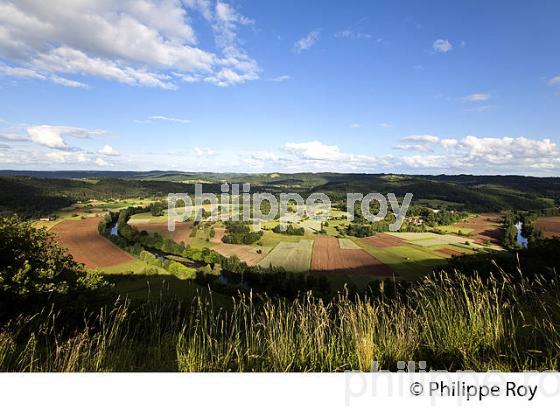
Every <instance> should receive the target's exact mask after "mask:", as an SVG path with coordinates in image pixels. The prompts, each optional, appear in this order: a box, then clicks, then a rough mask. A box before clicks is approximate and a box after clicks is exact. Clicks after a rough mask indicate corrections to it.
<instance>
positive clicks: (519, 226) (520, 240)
mask: <svg viewBox="0 0 560 410" xmlns="http://www.w3.org/2000/svg"><path fill="white" fill-rule="evenodd" d="M515 229H517V237H516V238H515V240H516V242H517V244H518V245H519V246H521V247H522V248H526V247H527V245H528V244H529V241H528V240H527V238H525V237H524V236H523V223H522V222H521V221H519V222H517V223H516V224H515Z"/></svg>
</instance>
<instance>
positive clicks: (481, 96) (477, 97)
mask: <svg viewBox="0 0 560 410" xmlns="http://www.w3.org/2000/svg"><path fill="white" fill-rule="evenodd" d="M490 98H492V95H490V94H486V93H476V94H470V95H467V96H465V97H463V98H461V100H462V101H463V102H480V101H488V100H489V99H490Z"/></svg>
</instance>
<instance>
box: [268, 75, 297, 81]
mask: <svg viewBox="0 0 560 410" xmlns="http://www.w3.org/2000/svg"><path fill="white" fill-rule="evenodd" d="M291 79H292V77H290V76H289V75H279V76H278V77H274V78H273V79H271V80H270V81H274V82H276V83H281V82H284V81H288V80H291Z"/></svg>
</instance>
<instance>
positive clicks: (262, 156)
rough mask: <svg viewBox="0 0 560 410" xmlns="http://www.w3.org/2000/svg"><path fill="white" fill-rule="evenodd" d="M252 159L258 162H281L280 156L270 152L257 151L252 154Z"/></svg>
mask: <svg viewBox="0 0 560 410" xmlns="http://www.w3.org/2000/svg"><path fill="white" fill-rule="evenodd" d="M251 158H252V159H254V160H257V161H279V160H280V156H279V155H278V154H276V153H274V152H270V151H257V152H253V153H251Z"/></svg>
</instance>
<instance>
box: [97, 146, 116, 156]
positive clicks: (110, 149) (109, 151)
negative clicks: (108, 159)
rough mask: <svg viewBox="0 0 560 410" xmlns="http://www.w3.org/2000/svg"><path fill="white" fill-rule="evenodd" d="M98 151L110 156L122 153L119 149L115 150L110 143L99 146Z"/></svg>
mask: <svg viewBox="0 0 560 410" xmlns="http://www.w3.org/2000/svg"><path fill="white" fill-rule="evenodd" d="M97 153H98V154H103V155H108V156H113V157H116V156H119V155H120V153H119V152H118V151H115V149H114V148H113V147H112V146H110V145H104V146H103V147H102V148H99V149H98V150H97Z"/></svg>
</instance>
